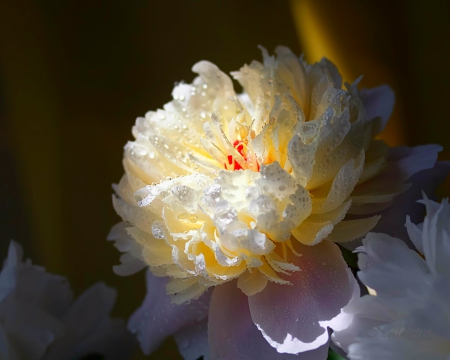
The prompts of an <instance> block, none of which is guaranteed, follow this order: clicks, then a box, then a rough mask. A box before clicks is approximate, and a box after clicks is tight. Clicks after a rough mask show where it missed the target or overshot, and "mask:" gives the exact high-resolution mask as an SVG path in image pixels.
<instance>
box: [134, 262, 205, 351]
mask: <svg viewBox="0 0 450 360" xmlns="http://www.w3.org/2000/svg"><path fill="white" fill-rule="evenodd" d="M168 280H169V279H168V277H156V276H154V275H153V274H152V273H151V272H150V271H147V295H146V297H145V300H144V302H143V304H142V306H141V307H140V308H139V309H138V310H137V311H136V312H135V313H134V314H133V315H132V316H131V318H130V320H129V322H128V328H129V329H130V331H131V332H132V333H135V334H136V333H137V337H138V340H139V342H140V345H141V349H142V351H143V352H144V353H145V354H150V353H151V352H153V351H155V350H156V349H157V348H158V346H159V345H160V344H161V342H162V341H163V340H164V339H165V338H166V337H168V336H170V335H172V334H174V333H175V332H177V331H179V330H181V329H183V328H184V327H189V326H195V325H196V324H198V323H199V322H201V321H202V320H204V319H205V318H206V316H207V315H208V306H209V300H210V293H209V292H208V293H205V294H203V296H201V297H200V298H199V299H197V300H194V301H192V302H191V303H189V304H184V305H173V304H171V303H170V296H169V295H167V293H166V284H167V282H168Z"/></svg>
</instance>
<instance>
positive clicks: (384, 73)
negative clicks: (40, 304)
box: [0, 0, 450, 359]
mask: <svg viewBox="0 0 450 360" xmlns="http://www.w3.org/2000/svg"><path fill="white" fill-rule="evenodd" d="M449 17H450V5H449V3H447V2H442V1H441V2H439V1H428V2H423V1H406V0H403V1H377V2H373V1H369V0H363V1H361V0H359V1H357V0H347V1H340V2H336V1H331V0H329V1H324V0H315V1H313V0H292V1H290V2H289V1H280V0H270V1H267V0H265V1H257V0H247V1H239V0H233V1H230V0H229V1H222V2H218V1H217V2H215V1H208V0H197V1H164V2H163V1H153V0H152V1H150V0H147V1H144V0H130V1H121V0H114V1H112V0H109V1H106V0H104V1H93V0H91V1H84V0H82V1H80V0H78V1H74V0H66V1H56V0H46V1H45V0H10V1H5V0H2V1H0V176H1V181H0V211H1V214H0V239H1V241H0V257H5V256H6V249H7V246H8V243H9V240H10V239H15V240H17V241H19V242H20V243H21V244H22V245H24V247H25V255H26V256H29V257H31V258H32V259H33V261H34V263H37V264H40V265H44V266H45V267H46V268H47V269H48V271H50V272H54V273H58V274H61V275H64V276H67V277H68V278H69V281H70V282H71V284H72V287H73V288H74V290H75V292H76V293H77V294H79V293H80V292H81V291H82V290H83V289H85V288H87V287H88V286H90V285H92V284H93V283H95V282H97V281H105V282H106V283H107V284H109V285H112V286H114V287H116V288H117V289H118V291H119V295H118V301H117V306H116V310H115V313H116V314H117V315H120V316H122V317H128V316H129V315H130V314H131V312H132V311H133V310H134V309H136V308H137V307H138V306H139V304H140V303H141V301H142V300H143V297H144V292H145V289H144V277H143V273H140V274H137V275H134V276H132V277H128V278H121V277H119V276H116V275H114V274H113V272H112V269H111V268H112V266H113V265H115V264H117V263H118V261H119V253H118V251H117V250H116V249H115V248H114V247H113V246H112V244H111V243H108V242H107V241H106V240H105V238H106V235H107V233H108V231H109V229H110V227H111V226H112V225H114V224H115V223H116V222H118V221H119V217H118V216H117V215H116V214H115V212H114V210H113V208H112V205H111V194H112V189H111V183H113V182H118V181H119V179H120V177H121V176H122V172H123V170H122V163H121V158H122V149H123V146H124V145H125V143H126V142H127V141H128V140H131V139H132V135H131V127H132V125H133V123H134V120H135V118H136V117H138V116H142V115H144V114H145V112H146V111H148V110H154V109H156V108H161V107H162V105H163V104H164V103H166V102H168V101H169V100H171V91H172V88H173V85H174V83H175V82H179V81H181V80H184V81H186V82H191V81H192V79H193V77H194V74H193V73H192V72H191V71H190V69H191V67H192V65H193V64H194V63H195V62H197V61H199V60H203V59H205V60H210V61H212V62H214V63H215V64H217V65H218V66H219V67H220V68H221V69H222V70H223V71H225V72H230V71H232V70H237V69H239V68H240V66H242V65H243V64H244V63H249V62H250V61H251V60H252V59H261V55H260V51H259V50H258V49H257V47H256V46H257V45H258V44H261V45H263V46H265V47H266V48H267V49H269V50H270V51H273V49H274V47H275V46H276V45H278V44H282V45H286V46H288V47H290V48H291V49H292V50H293V51H294V52H295V53H297V54H300V53H302V52H304V53H305V56H306V58H307V59H308V60H309V61H315V60H319V59H320V58H321V57H322V56H327V57H328V58H330V59H331V60H332V61H334V62H335V63H336V64H337V66H338V67H339V69H340V70H341V72H342V74H343V76H344V79H345V80H347V81H350V82H351V81H353V80H355V79H356V78H357V77H358V76H359V75H361V74H362V75H364V78H363V80H362V82H361V85H362V86H363V87H364V86H365V87H370V86H376V85H380V84H382V83H388V84H390V85H391V87H392V88H393V89H394V90H395V92H396V95H397V104H396V107H395V111H394V115H393V117H392V118H391V121H390V123H389V125H388V127H387V129H386V131H385V133H384V134H383V135H382V137H383V138H384V139H385V140H386V141H387V142H388V143H389V144H390V145H410V146H413V145H419V144H425V143H439V144H441V145H443V146H444V147H445V149H446V153H445V154H443V155H442V158H443V159H444V158H446V159H449V155H448V154H449V150H450V140H449V133H450V125H449V120H450V105H449V104H450V101H449V99H450V90H449V86H448V84H450V71H449V68H448V59H449V58H450V42H449V40H450V27H449V26H448V23H447V19H448V18H449ZM447 189H448V187H447ZM443 194H445V195H448V191H447V192H445V190H444V191H443ZM176 354H177V352H176V350H174V347H173V341H172V340H168V341H167V342H166V343H165V344H164V345H163V347H162V349H160V351H159V352H158V354H155V355H153V356H151V357H150V358H153V359H160V358H177V357H176V356H177V355H176ZM138 358H140V355H138V354H137V355H136V359H138Z"/></svg>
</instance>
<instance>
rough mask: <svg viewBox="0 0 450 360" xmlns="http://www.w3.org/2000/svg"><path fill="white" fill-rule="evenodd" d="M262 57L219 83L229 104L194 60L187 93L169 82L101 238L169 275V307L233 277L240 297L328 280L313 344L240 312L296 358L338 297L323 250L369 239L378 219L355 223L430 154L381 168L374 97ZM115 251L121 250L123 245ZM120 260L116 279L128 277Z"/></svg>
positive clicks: (132, 145) (386, 100)
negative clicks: (167, 96)
mask: <svg viewBox="0 0 450 360" xmlns="http://www.w3.org/2000/svg"><path fill="white" fill-rule="evenodd" d="M276 54H277V56H276V57H275V56H269V55H268V53H267V51H266V50H265V49H263V57H264V62H263V63H259V62H257V61H253V62H252V63H251V64H250V65H245V66H244V67H242V68H241V70H240V71H238V72H234V73H232V75H233V77H234V78H235V79H236V80H237V81H238V82H239V83H240V84H241V85H242V87H243V89H244V91H243V92H242V93H241V94H236V93H235V91H234V89H233V83H232V81H231V79H230V78H229V77H228V76H227V75H226V74H224V73H222V72H221V71H220V70H219V69H218V68H217V67H216V66H215V65H213V64H211V63H209V62H207V61H202V62H199V63H197V64H196V65H194V67H193V71H194V72H196V73H198V74H199V76H198V77H197V78H195V79H194V81H193V83H192V84H190V85H188V84H184V83H182V84H179V85H177V86H176V87H175V89H174V90H173V100H172V101H171V102H169V103H167V104H166V105H164V109H162V110H157V111H151V112H148V113H147V114H146V115H145V117H144V118H138V119H137V120H136V125H135V126H134V127H133V135H134V137H135V141H133V142H129V143H128V144H127V145H126V146H125V156H124V168H125V175H124V177H123V178H122V180H121V181H120V183H119V184H118V185H117V186H116V187H115V190H116V193H117V197H114V207H115V209H116V211H117V213H118V214H119V215H120V216H121V217H122V219H123V220H124V222H126V224H127V225H120V226H119V228H120V229H122V230H123V228H126V231H127V233H128V237H126V236H125V237H124V236H122V235H120V234H121V232H120V231H119V230H120V229H119V228H116V231H114V232H113V233H112V234H111V237H110V238H111V239H116V240H117V239H121V240H120V241H121V242H122V243H121V245H120V246H122V248H124V246H125V245H123V244H131V243H133V241H136V242H137V243H139V244H140V245H141V248H142V259H143V260H144V262H145V263H146V264H148V265H149V266H150V269H151V271H152V272H153V274H155V275H156V276H168V277H170V278H171V280H170V282H169V283H168V284H167V287H166V290H167V292H168V293H169V294H170V295H171V296H172V301H173V302H174V303H182V302H186V301H189V300H191V299H194V298H197V297H199V296H200V295H201V294H202V293H203V292H204V291H205V290H207V289H208V288H210V287H214V286H217V285H220V284H223V283H226V282H230V281H231V280H233V279H238V280H237V282H236V283H237V286H238V287H239V288H240V289H241V290H242V291H243V292H244V293H245V294H246V295H248V296H249V301H250V299H253V300H255V299H258V296H259V295H260V294H270V293H271V292H272V291H275V290H273V289H272V287H271V286H269V285H271V284H277V285H279V286H283V287H286V286H288V285H289V284H290V285H294V287H296V289H297V290H298V288H297V286H304V289H306V288H308V287H309V286H310V284H309V283H304V284H303V285H299V284H300V283H301V282H302V281H303V282H305V281H306V279H308V276H309V275H308V274H310V275H311V276H313V277H316V278H320V279H321V281H324V282H327V281H328V280H327V279H328V278H329V277H330V280H329V281H334V280H336V279H338V278H339V279H340V280H339V281H338V282H339V284H338V285H336V286H337V287H341V288H342V292H343V293H344V292H345V295H342V297H341V295H333V294H332V292H333V291H334V290H333V291H331V292H330V296H335V298H336V299H338V298H339V299H340V300H339V301H338V300H336V303H335V304H334V305H333V306H334V307H333V309H334V310H333V311H331V310H330V311H329V312H328V313H327V314H328V315H326V316H325V315H324V317H323V318H321V320H323V322H322V323H321V325H320V327H319V328H320V331H319V330H317V331H318V333H321V334H322V335H323V336H322V335H321V336H318V338H317V339H319V338H320V339H319V340H317V341H316V342H314V341H313V342H311V343H309V345H305V342H298V339H299V338H300V335H299V336H297V338H296V337H295V334H294V333H293V332H290V333H288V334H287V335H289V336H290V338H289V336H288V337H286V339H284V337H283V339H275V338H276V336H274V335H273V334H271V333H270V331H268V330H267V329H265V325H264V321H262V320H261V321H259V320H255V319H256V318H257V317H258V316H257V315H255V314H256V313H255V314H253V312H252V318H253V320H254V322H255V323H256V324H257V325H258V327H259V328H260V330H261V332H262V334H263V335H264V337H265V338H266V339H267V340H268V341H269V343H270V345H271V346H272V347H274V348H277V350H278V351H279V352H290V353H298V352H300V351H307V350H311V349H316V348H317V347H318V346H320V345H323V344H324V343H325V342H326V341H327V339H328V335H327V332H326V327H327V326H331V325H330V324H331V323H330V322H325V320H327V321H331V319H332V318H334V317H336V316H337V315H338V314H339V311H340V308H341V307H342V306H344V305H345V304H347V302H348V301H349V300H350V297H351V294H352V289H353V285H354V284H353V282H352V280H351V279H350V280H349V278H348V276H347V271H346V267H345V263H344V262H343V260H342V257H341V256H340V252H339V250H338V249H337V247H336V245H334V244H333V243H332V242H346V241H350V240H353V239H356V238H359V237H361V236H362V235H364V234H366V233H367V232H368V231H369V230H370V229H372V228H373V227H374V226H375V225H376V223H377V221H378V219H379V216H377V215H375V216H373V215H372V216H369V215H367V214H371V213H372V214H373V213H374V212H375V211H379V210H381V209H384V208H387V207H388V206H389V205H390V204H391V202H392V200H393V198H394V197H395V196H396V195H397V194H399V193H401V192H403V191H404V190H405V189H406V188H407V185H405V184H404V182H405V180H407V179H408V178H409V177H410V176H411V175H412V174H414V173H416V172H418V171H420V170H422V169H425V168H429V167H432V166H433V164H434V162H435V160H436V153H437V151H438V150H439V148H438V147H433V146H428V147H420V148H415V149H408V148H400V149H399V150H398V151H397V152H396V153H394V156H393V157H392V158H389V156H388V153H389V149H388V147H387V146H386V144H385V143H384V142H383V141H380V140H375V136H376V135H377V134H378V133H379V132H380V131H381V130H382V128H383V127H384V125H385V123H386V121H387V119H388V117H389V115H390V112H391V111H392V106H393V93H392V91H391V90H390V89H389V88H388V87H385V86H384V87H380V88H376V89H372V90H367V91H363V92H359V91H358V89H357V87H356V86H357V82H356V83H354V84H353V85H349V84H345V87H344V88H343V87H342V80H341V77H340V75H339V72H338V71H337V69H336V67H335V66H334V65H333V64H332V63H331V62H330V61H328V60H326V59H323V60H322V61H321V62H319V63H315V64H312V65H308V64H306V63H305V62H304V61H303V60H302V59H299V58H297V57H296V56H295V55H294V54H292V53H291V52H290V50H288V49H287V48H284V47H278V48H277V49H276ZM411 160H412V161H411ZM350 214H352V216H353V218H352V219H349V218H348V216H349V215H350ZM346 217H347V218H346ZM344 218H345V219H344ZM322 240H327V241H326V242H327V244H319V243H320V242H322ZM312 245H315V246H314V247H311V246H312ZM319 245H320V247H319V248H316V249H315V250H314V249H313V248H315V247H316V246H319ZM125 247H127V249H130V251H133V252H134V253H135V248H134V245H126V246H125ZM131 249H132V250H131ZM318 252H319V253H320V254H321V256H323V258H322V257H320V256H319V255H318ZM137 257H138V258H139V257H140V255H138V256H137ZM313 257H315V258H313ZM131 258H133V257H130V256H128V258H127V259H125V258H124V259H123V270H119V271H122V272H123V273H129V272H130V271H129V269H130V268H132V269H134V268H136V269H137V268H140V267H141V259H137V260H136V261H135V262H134V263H133V264H132V265H131V262H130V261H129V260H130V259H131ZM319 258H320V259H322V260H321V262H320V264H322V265H320V266H318V267H317V264H316V261H318V259H319ZM135 259H136V257H135ZM324 260H326V261H324ZM133 261H134V260H133ZM313 264H315V265H313ZM306 266H311V268H310V269H309V268H308V269H307V268H306ZM294 274H296V275H295V276H294ZM338 274H339V275H338ZM333 276H334V277H335V279H334V280H332V279H331V278H332V277H333ZM308 281H309V280H308ZM336 281H337V280H336ZM322 285H323V286H327V284H326V283H323V284H322ZM268 289H269V290H270V289H272V290H270V291H269V290H268ZM277 289H278V288H277ZM276 291H278V290H276ZM282 291H284V290H282ZM314 291H315V290H314ZM286 296H290V295H286ZM296 296H300V293H298V294H297V295H296ZM306 297H307V294H305V297H304V298H305V299H306ZM255 301H257V300H255ZM213 302H214V296H213ZM319 302H320V301H319ZM315 303H317V301H316V302H315ZM258 306H262V307H263V305H258ZM305 311H306V310H305ZM316 320H320V319H316ZM297 325H298V324H297ZM315 326H319V325H318V322H317V321H316V322H315ZM264 329H265V330H264ZM292 334H294V335H292ZM299 344H300V345H299ZM149 351H150V350H149Z"/></svg>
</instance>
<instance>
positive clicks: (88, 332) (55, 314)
mask: <svg viewBox="0 0 450 360" xmlns="http://www.w3.org/2000/svg"><path fill="white" fill-rule="evenodd" d="M115 297H116V293H115V290H114V289H112V288H110V287H107V286H106V285H104V284H102V283H99V284H96V285H94V286H92V287H91V288H90V289H88V290H87V291H86V292H85V293H83V294H82V295H81V296H80V297H79V298H78V299H77V300H76V301H75V302H74V301H73V295H72V291H71V290H70V287H69V284H68V283H67V281H66V279H65V278H63V277H61V276H56V275H53V274H49V273H46V272H45V269H44V268H42V267H39V266H36V265H32V264H31V261H30V260H26V261H22V248H21V246H20V245H19V244H17V243H16V242H14V241H12V242H11V244H10V246H9V252H8V257H7V258H6V260H5V262H4V264H3V269H2V271H1V273H0V358H1V359H8V360H19V359H20V360H24V359H26V360H37V359H39V360H64V359H67V360H72V359H81V358H83V357H85V356H89V355H97V356H99V355H101V356H103V357H102V358H104V359H126V358H127V356H128V354H129V353H130V351H131V349H132V346H133V342H132V339H131V338H130V335H131V334H129V333H127V331H126V329H125V327H124V324H123V322H122V321H121V320H113V319H111V318H110V317H109V313H110V311H111V310H112V307H113V305H114V302H115Z"/></svg>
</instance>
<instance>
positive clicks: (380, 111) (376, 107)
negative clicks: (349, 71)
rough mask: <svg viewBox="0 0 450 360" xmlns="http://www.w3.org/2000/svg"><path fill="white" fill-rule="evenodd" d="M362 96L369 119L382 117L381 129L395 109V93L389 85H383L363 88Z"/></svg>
mask: <svg viewBox="0 0 450 360" xmlns="http://www.w3.org/2000/svg"><path fill="white" fill-rule="evenodd" d="M360 92H361V98H362V102H363V104H364V106H365V107H366V116H367V119H369V120H371V119H373V118H375V117H377V116H378V117H380V118H381V123H382V125H381V129H380V131H381V130H383V129H384V127H385V126H386V123H387V121H388V120H389V118H390V117H391V114H392V110H393V109H394V102H395V94H394V92H393V91H392V89H391V88H390V87H389V86H387V85H381V86H378V87H376V88H372V89H362V90H361V91H360Z"/></svg>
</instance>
